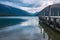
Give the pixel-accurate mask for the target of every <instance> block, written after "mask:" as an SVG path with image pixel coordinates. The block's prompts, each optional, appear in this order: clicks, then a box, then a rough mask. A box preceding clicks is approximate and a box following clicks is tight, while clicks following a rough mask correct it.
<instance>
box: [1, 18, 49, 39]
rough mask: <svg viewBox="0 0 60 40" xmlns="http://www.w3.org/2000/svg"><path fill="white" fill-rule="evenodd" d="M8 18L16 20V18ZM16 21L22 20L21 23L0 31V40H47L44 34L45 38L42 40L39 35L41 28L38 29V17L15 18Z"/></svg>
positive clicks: (41, 36)
mask: <svg viewBox="0 0 60 40" xmlns="http://www.w3.org/2000/svg"><path fill="white" fill-rule="evenodd" d="M8 18H9V19H13V20H16V19H15V18H16V17H8ZM8 18H7V19H8ZM17 19H20V20H21V19H23V21H22V22H20V23H17V24H15V25H10V26H7V27H4V28H3V29H1V30H0V40H48V37H47V34H46V33H45V35H46V38H43V33H41V28H39V19H38V17H20V18H19V17H17ZM24 20H25V21H24ZM10 21H11V20H10ZM16 22H18V20H16ZM12 23H13V22H12ZM10 24H11V23H10ZM0 26H1V25H0Z"/></svg>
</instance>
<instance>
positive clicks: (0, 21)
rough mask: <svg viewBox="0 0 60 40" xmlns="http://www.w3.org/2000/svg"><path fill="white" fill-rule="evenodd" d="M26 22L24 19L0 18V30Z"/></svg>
mask: <svg viewBox="0 0 60 40" xmlns="http://www.w3.org/2000/svg"><path fill="white" fill-rule="evenodd" d="M24 21H26V20H25V19H16V18H14V19H12V18H0V28H4V27H7V26H12V25H16V24H19V23H21V22H24Z"/></svg>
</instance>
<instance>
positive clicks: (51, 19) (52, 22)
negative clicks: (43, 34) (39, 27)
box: [39, 4, 60, 32]
mask: <svg viewBox="0 0 60 40" xmlns="http://www.w3.org/2000/svg"><path fill="white" fill-rule="evenodd" d="M59 6H60V5H58V4H54V5H50V6H49V8H50V9H49V14H48V16H46V13H45V12H44V13H40V14H39V19H40V22H42V23H45V24H47V25H49V26H50V27H52V28H53V29H55V30H57V31H59V32H60V10H58V11H57V15H56V16H55V15H51V14H53V13H52V11H51V8H58V9H60V7H59Z"/></svg>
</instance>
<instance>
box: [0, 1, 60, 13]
mask: <svg viewBox="0 0 60 40" xmlns="http://www.w3.org/2000/svg"><path fill="white" fill-rule="evenodd" d="M0 3H2V4H5V5H9V6H12V7H15V8H19V9H22V10H25V11H27V12H30V13H32V14H33V13H36V12H39V11H41V10H43V9H44V8H45V7H47V6H49V5H52V4H56V3H60V0H57V1H56V0H8V1H0Z"/></svg>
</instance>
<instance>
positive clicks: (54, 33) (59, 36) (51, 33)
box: [41, 24, 60, 40]
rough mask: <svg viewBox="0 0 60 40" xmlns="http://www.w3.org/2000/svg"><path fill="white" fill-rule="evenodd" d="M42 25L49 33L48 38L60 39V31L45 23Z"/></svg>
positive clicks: (50, 39)
mask: <svg viewBox="0 0 60 40" xmlns="http://www.w3.org/2000/svg"><path fill="white" fill-rule="evenodd" d="M41 26H42V28H41V29H44V32H45V33H47V35H48V40H60V32H58V31H56V30H54V29H52V28H50V27H49V26H46V25H43V24H42V25H41ZM45 36H46V35H45Z"/></svg>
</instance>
